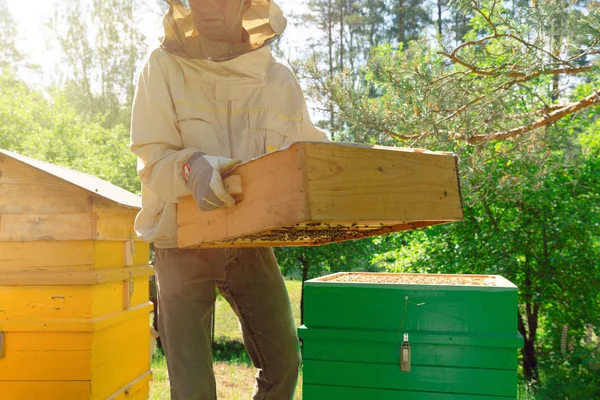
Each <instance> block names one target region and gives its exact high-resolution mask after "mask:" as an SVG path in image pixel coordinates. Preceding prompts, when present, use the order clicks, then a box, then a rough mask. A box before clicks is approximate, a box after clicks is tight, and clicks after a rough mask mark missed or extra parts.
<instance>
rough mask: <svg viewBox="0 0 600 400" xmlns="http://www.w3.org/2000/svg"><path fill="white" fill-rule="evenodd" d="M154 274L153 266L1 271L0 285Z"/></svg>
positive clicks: (97, 281) (80, 281) (60, 283)
mask: <svg viewBox="0 0 600 400" xmlns="http://www.w3.org/2000/svg"><path fill="white" fill-rule="evenodd" d="M151 275H154V268H153V267H152V266H149V265H147V266H142V267H130V268H122V269H108V270H99V271H70V270H61V271H16V272H4V271H0V286H81V285H98V284H101V283H107V282H114V281H121V280H123V279H128V280H129V279H132V278H137V277H149V276H151Z"/></svg>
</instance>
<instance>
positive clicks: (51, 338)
mask: <svg viewBox="0 0 600 400" xmlns="http://www.w3.org/2000/svg"><path fill="white" fill-rule="evenodd" d="M5 343H6V345H7V346H8V348H9V349H10V351H11V352H12V351H19V352H26V351H91V349H92V333H91V332H42V333H40V332H7V333H6V337H5Z"/></svg>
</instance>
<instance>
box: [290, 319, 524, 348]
mask: <svg viewBox="0 0 600 400" xmlns="http://www.w3.org/2000/svg"><path fill="white" fill-rule="evenodd" d="M298 333H299V335H300V337H301V338H314V339H333V340H339V339H342V340H355V341H369V342H400V341H401V340H402V334H403V333H409V334H410V342H411V343H435V344H440V345H441V344H444V345H454V346H477V347H508V348H512V349H514V348H516V347H521V346H523V337H522V336H521V334H519V333H518V332H516V330H515V332H513V333H512V334H499V335H497V334H493V333H485V334H473V333H460V332H424V331H418V332H415V331H407V330H402V332H400V331H374V330H350V329H322V328H311V329H308V328H307V327H306V325H302V326H301V327H300V328H298Z"/></svg>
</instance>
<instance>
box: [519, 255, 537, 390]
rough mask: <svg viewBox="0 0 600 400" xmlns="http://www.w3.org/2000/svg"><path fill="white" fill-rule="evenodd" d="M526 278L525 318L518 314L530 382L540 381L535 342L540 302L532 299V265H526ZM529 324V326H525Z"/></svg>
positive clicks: (523, 288) (525, 364)
mask: <svg viewBox="0 0 600 400" xmlns="http://www.w3.org/2000/svg"><path fill="white" fill-rule="evenodd" d="M524 272H525V280H524V282H523V287H522V298H523V300H524V301H525V318H526V320H524V319H523V316H522V315H521V314H519V315H518V325H519V332H520V333H521V335H523V339H524V340H525V343H524V346H523V349H522V355H523V376H524V377H525V379H526V380H527V381H528V382H538V381H539V375H538V369H537V354H536V351H535V342H536V339H537V328H538V314H539V310H540V304H539V303H536V302H534V301H533V299H532V293H533V292H534V288H533V281H532V279H531V270H530V266H529V265H528V264H526V266H525V270H524ZM525 324H527V327H526V326H525Z"/></svg>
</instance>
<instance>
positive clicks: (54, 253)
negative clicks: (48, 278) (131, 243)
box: [0, 240, 94, 272]
mask: <svg viewBox="0 0 600 400" xmlns="http://www.w3.org/2000/svg"><path fill="white" fill-rule="evenodd" d="M93 264H94V243H93V242H92V241H84V240H80V241H64V242H49V241H40V242H0V271H1V272H10V271H23V272H25V271H57V270H63V269H66V270H88V269H91V268H92V266H93Z"/></svg>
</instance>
